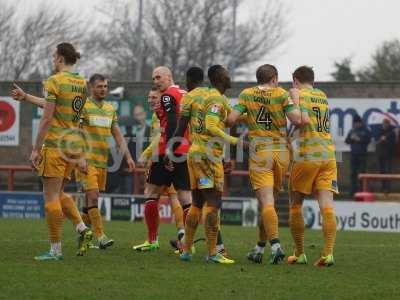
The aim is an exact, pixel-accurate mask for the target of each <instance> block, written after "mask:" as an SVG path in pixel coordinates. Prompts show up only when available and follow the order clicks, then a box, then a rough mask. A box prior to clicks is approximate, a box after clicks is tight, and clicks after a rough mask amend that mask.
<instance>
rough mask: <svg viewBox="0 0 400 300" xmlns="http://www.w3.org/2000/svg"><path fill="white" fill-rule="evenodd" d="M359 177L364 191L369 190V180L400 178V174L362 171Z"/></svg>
mask: <svg viewBox="0 0 400 300" xmlns="http://www.w3.org/2000/svg"><path fill="white" fill-rule="evenodd" d="M358 179H359V180H361V184H362V191H363V192H368V183H369V181H382V180H400V174H371V173H362V174H359V175H358Z"/></svg>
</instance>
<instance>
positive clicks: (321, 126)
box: [312, 106, 330, 133]
mask: <svg viewBox="0 0 400 300" xmlns="http://www.w3.org/2000/svg"><path fill="white" fill-rule="evenodd" d="M312 110H313V112H315V114H316V115H317V131H318V132H322V131H325V132H326V133H329V129H330V125H329V109H327V110H326V111H325V114H324V117H323V118H322V113H321V109H320V108H319V107H316V106H315V107H313V108H312Z"/></svg>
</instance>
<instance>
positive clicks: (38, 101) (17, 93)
mask: <svg viewBox="0 0 400 300" xmlns="http://www.w3.org/2000/svg"><path fill="white" fill-rule="evenodd" d="M11 97H12V98H13V99H14V100H17V101H26V102H29V103H32V104H34V105H36V106H39V107H41V108H44V106H45V104H46V99H44V98H40V97H36V96H33V95H30V94H28V93H25V91H24V90H23V89H22V88H21V87H19V86H18V85H17V84H16V83H14V84H13V88H12V89H11Z"/></svg>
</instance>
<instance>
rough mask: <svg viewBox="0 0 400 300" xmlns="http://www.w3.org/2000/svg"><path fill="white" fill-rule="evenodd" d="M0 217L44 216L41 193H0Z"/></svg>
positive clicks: (24, 217)
mask: <svg viewBox="0 0 400 300" xmlns="http://www.w3.org/2000/svg"><path fill="white" fill-rule="evenodd" d="M0 217H1V218H13V219H40V218H44V201H43V196H42V194H41V193H29V194H28V193H18V192H12V193H0Z"/></svg>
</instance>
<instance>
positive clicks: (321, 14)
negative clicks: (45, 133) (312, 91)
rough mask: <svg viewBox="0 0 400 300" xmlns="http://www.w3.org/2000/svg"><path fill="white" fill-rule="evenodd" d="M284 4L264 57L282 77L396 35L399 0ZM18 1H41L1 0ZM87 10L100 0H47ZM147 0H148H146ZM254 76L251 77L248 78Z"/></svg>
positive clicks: (358, 56) (323, 72)
mask: <svg viewBox="0 0 400 300" xmlns="http://www.w3.org/2000/svg"><path fill="white" fill-rule="evenodd" d="M281 1H282V3H283V4H284V5H285V6H286V8H287V9H288V16H289V17H288V21H289V24H288V26H289V31H290V32H291V35H290V36H288V40H287V42H286V43H285V45H284V46H283V47H281V49H279V50H278V51H276V53H275V54H274V55H272V56H271V57H269V58H267V59H266V60H265V62H268V63H273V64H275V65H276V66H277V67H278V69H279V71H280V80H290V79H291V75H290V74H291V72H292V71H293V69H294V68H295V67H296V66H299V65H302V64H307V65H310V66H313V67H314V70H315V72H316V76H317V79H318V80H324V81H327V80H331V76H330V73H331V72H332V68H333V62H334V61H335V60H338V59H341V58H343V57H347V56H351V57H352V58H353V67H354V69H359V68H361V67H363V66H364V65H366V64H367V63H368V62H369V60H370V56H371V54H372V53H373V51H374V50H375V48H376V47H377V46H378V45H379V44H380V43H382V42H383V41H384V40H388V39H393V38H400V30H399V28H400V17H399V13H400V0H281ZM2 2H6V3H7V2H8V3H19V7H20V9H21V10H24V11H25V12H27V11H30V10H31V9H34V8H35V6H38V5H39V4H40V3H41V2H42V1H36V0H35V1H33V0H0V4H1V3H2ZM44 2H50V3H57V4H58V5H62V6H64V7H69V8H74V9H76V10H79V11H82V13H85V14H87V15H90V9H91V8H92V7H93V6H94V5H101V3H102V1H101V0H58V1H57V2H56V1H54V0H45V1H44ZM144 2H146V1H144ZM243 2H244V3H243V4H242V6H241V8H240V10H239V15H240V16H239V17H240V19H243V18H246V17H248V16H252V15H254V14H256V13H257V10H258V9H259V8H260V6H262V3H263V2H264V1H263V0H243ZM249 79H253V78H249Z"/></svg>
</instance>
